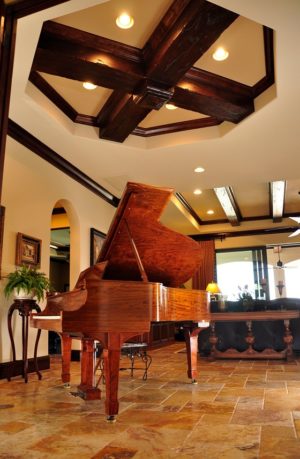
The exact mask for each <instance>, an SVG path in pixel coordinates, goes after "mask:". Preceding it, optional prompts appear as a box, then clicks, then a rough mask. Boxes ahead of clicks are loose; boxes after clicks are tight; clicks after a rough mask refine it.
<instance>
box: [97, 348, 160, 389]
mask: <svg viewBox="0 0 300 459" xmlns="http://www.w3.org/2000/svg"><path fill="white" fill-rule="evenodd" d="M147 347H148V344H147V343H124V344H123V346H122V347H121V355H125V356H127V357H128V358H129V360H130V366H129V367H120V371H123V370H130V376H131V377H133V370H144V374H143V380H144V381H146V380H147V377H148V369H149V367H150V365H151V362H152V357H151V356H150V355H149V354H148V353H147ZM96 355H97V357H99V360H98V363H97V365H96V366H95V372H96V371H97V370H100V378H99V380H98V384H99V382H100V381H101V380H102V379H103V382H104V383H105V379H104V373H103V371H104V365H103V357H102V347H101V344H100V343H97V344H96ZM137 358H139V359H141V361H142V362H143V363H144V366H143V367H136V366H134V365H135V362H136V359H137Z"/></svg>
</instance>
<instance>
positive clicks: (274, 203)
mask: <svg viewBox="0 0 300 459" xmlns="http://www.w3.org/2000/svg"><path fill="white" fill-rule="evenodd" d="M285 190H286V181H285V180H277V181H274V182H270V183H269V202H270V214H271V215H272V218H273V222H274V223H278V222H281V221H282V217H283V211H284V200H285Z"/></svg>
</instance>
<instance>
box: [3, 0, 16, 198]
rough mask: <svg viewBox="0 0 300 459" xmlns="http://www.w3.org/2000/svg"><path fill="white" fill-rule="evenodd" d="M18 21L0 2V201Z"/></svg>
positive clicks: (10, 10)
mask: <svg viewBox="0 0 300 459" xmlns="http://www.w3.org/2000/svg"><path fill="white" fill-rule="evenodd" d="M16 26H17V21H16V19H15V18H14V15H13V11H12V9H11V8H10V9H9V10H8V9H7V8H6V7H5V5H4V4H3V2H1V4H0V202H1V197H2V183H3V168H4V159H5V146H6V136H7V126H8V111H9V101H10V91H11V80H12V71H13V61H14V51H15V41H16Z"/></svg>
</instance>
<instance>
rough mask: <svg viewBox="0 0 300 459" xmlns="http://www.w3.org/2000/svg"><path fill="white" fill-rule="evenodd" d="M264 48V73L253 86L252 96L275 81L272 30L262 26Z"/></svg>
mask: <svg viewBox="0 0 300 459" xmlns="http://www.w3.org/2000/svg"><path fill="white" fill-rule="evenodd" d="M263 33H264V50H265V67H266V75H265V76H264V77H263V78H262V79H261V80H260V81H258V82H257V83H256V84H255V85H254V86H253V88H252V89H253V96H254V97H257V96H259V94H261V93H262V92H263V91H265V90H266V89H267V88H268V87H270V86H272V84H274V82H275V70H274V32H273V29H270V28H269V27H266V26H264V28H263Z"/></svg>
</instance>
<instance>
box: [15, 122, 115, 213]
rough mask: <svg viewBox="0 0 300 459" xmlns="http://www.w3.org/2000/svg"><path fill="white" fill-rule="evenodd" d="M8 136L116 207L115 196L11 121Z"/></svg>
mask: <svg viewBox="0 0 300 459" xmlns="http://www.w3.org/2000/svg"><path fill="white" fill-rule="evenodd" d="M8 135H9V136H10V137H12V138H13V139H14V140H16V141H17V142H19V143H21V144H22V145H24V147H26V148H28V149H29V150H30V151H32V152H33V153H35V154H36V155H38V156H39V157H40V158H42V159H44V160H45V161H47V162H48V163H50V164H52V165H53V166H54V167H56V168H57V169H59V170H60V171H61V172H63V173H64V174H66V175H68V176H69V177H71V178H72V179H73V180H76V182H78V183H80V184H81V185H82V186H84V187H85V188H87V189H88V190H90V191H92V192H93V193H95V194H96V195H97V196H99V197H100V198H102V199H104V200H105V201H107V202H108V203H109V204H111V205H112V206H114V207H117V206H118V204H119V199H118V198H117V197H116V196H114V195H113V194H112V193H110V192H109V191H107V190H106V189H105V188H104V187H102V186H101V185H99V183H97V182H95V181H94V180H93V179H92V178H90V177H89V176H87V175H86V174H85V173H84V172H82V171H81V170H80V169H78V168H77V167H75V166H74V165H73V164H71V163H70V162H69V161H67V160H66V159H65V158H63V157H62V156H60V155H59V154H58V153H56V152H55V151H54V150H52V149H51V148H49V147H47V145H45V144H44V143H43V142H41V141H40V140H38V139H37V138H36V137H34V136H33V135H32V134H30V133H29V132H28V131H26V130H25V129H23V128H22V127H21V126H19V125H18V124H17V123H15V122H14V121H12V120H9V124H8Z"/></svg>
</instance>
